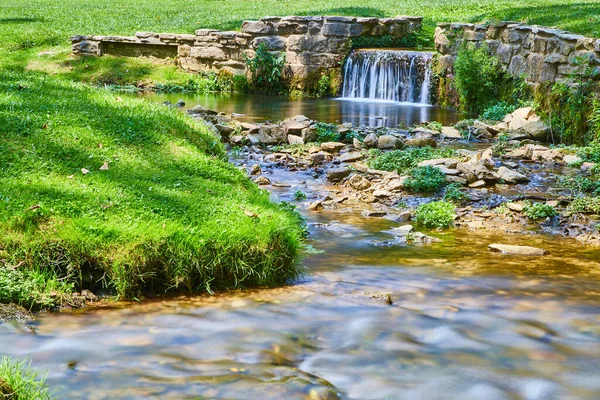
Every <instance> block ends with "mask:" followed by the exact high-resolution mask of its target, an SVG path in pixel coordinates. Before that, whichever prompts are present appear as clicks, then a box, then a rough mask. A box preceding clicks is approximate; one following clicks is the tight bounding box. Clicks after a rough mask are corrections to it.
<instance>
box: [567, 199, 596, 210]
mask: <svg viewBox="0 0 600 400" xmlns="http://www.w3.org/2000/svg"><path fill="white" fill-rule="evenodd" d="M568 210H569V211H571V212H572V213H576V214H600V197H599V196H593V197H589V196H581V197H576V198H575V199H573V201H572V202H571V204H569V207H568Z"/></svg>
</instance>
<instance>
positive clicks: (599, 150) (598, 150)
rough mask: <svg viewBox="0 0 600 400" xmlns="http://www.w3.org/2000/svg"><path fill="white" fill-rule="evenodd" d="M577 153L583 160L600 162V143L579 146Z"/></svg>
mask: <svg viewBox="0 0 600 400" xmlns="http://www.w3.org/2000/svg"><path fill="white" fill-rule="evenodd" d="M577 155H578V156H579V157H581V159H582V160H583V161H588V162H593V163H600V143H598V142H596V143H592V144H591V145H590V146H586V147H579V148H577Z"/></svg>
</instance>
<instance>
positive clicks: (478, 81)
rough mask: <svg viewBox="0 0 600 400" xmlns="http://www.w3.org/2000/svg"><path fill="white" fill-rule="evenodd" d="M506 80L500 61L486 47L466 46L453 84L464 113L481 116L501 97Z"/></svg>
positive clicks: (457, 64)
mask: <svg viewBox="0 0 600 400" xmlns="http://www.w3.org/2000/svg"><path fill="white" fill-rule="evenodd" d="M504 79H505V76H504V74H503V73H502V72H501V70H500V66H499V62H498V59H497V58H495V57H492V56H490V54H489V51H488V48H487V46H481V47H479V48H476V47H475V46H474V45H473V44H472V43H466V44H465V45H463V46H462V47H461V48H460V50H459V51H458V54H457V56H456V61H455V63H454V83H455V85H456V90H457V92H458V95H459V97H460V106H461V108H462V110H463V111H465V112H469V113H474V114H479V113H481V112H482V111H483V110H485V109H486V108H487V107H489V106H490V105H491V104H493V102H494V101H495V100H497V99H498V97H499V86H500V84H501V83H502V81H503V80H504Z"/></svg>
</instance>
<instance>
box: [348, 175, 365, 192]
mask: <svg viewBox="0 0 600 400" xmlns="http://www.w3.org/2000/svg"><path fill="white" fill-rule="evenodd" d="M348 185H349V186H350V187H351V188H353V189H355V190H366V189H368V188H370V187H371V182H369V180H368V179H365V178H364V177H363V176H362V175H358V174H355V175H352V176H351V177H350V179H348Z"/></svg>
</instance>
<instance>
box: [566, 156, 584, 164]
mask: <svg viewBox="0 0 600 400" xmlns="http://www.w3.org/2000/svg"><path fill="white" fill-rule="evenodd" d="M563 161H564V162H565V164H567V165H571V164H579V163H581V162H583V160H582V159H581V157H578V156H576V155H573V154H567V155H565V156H564V157H563Z"/></svg>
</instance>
